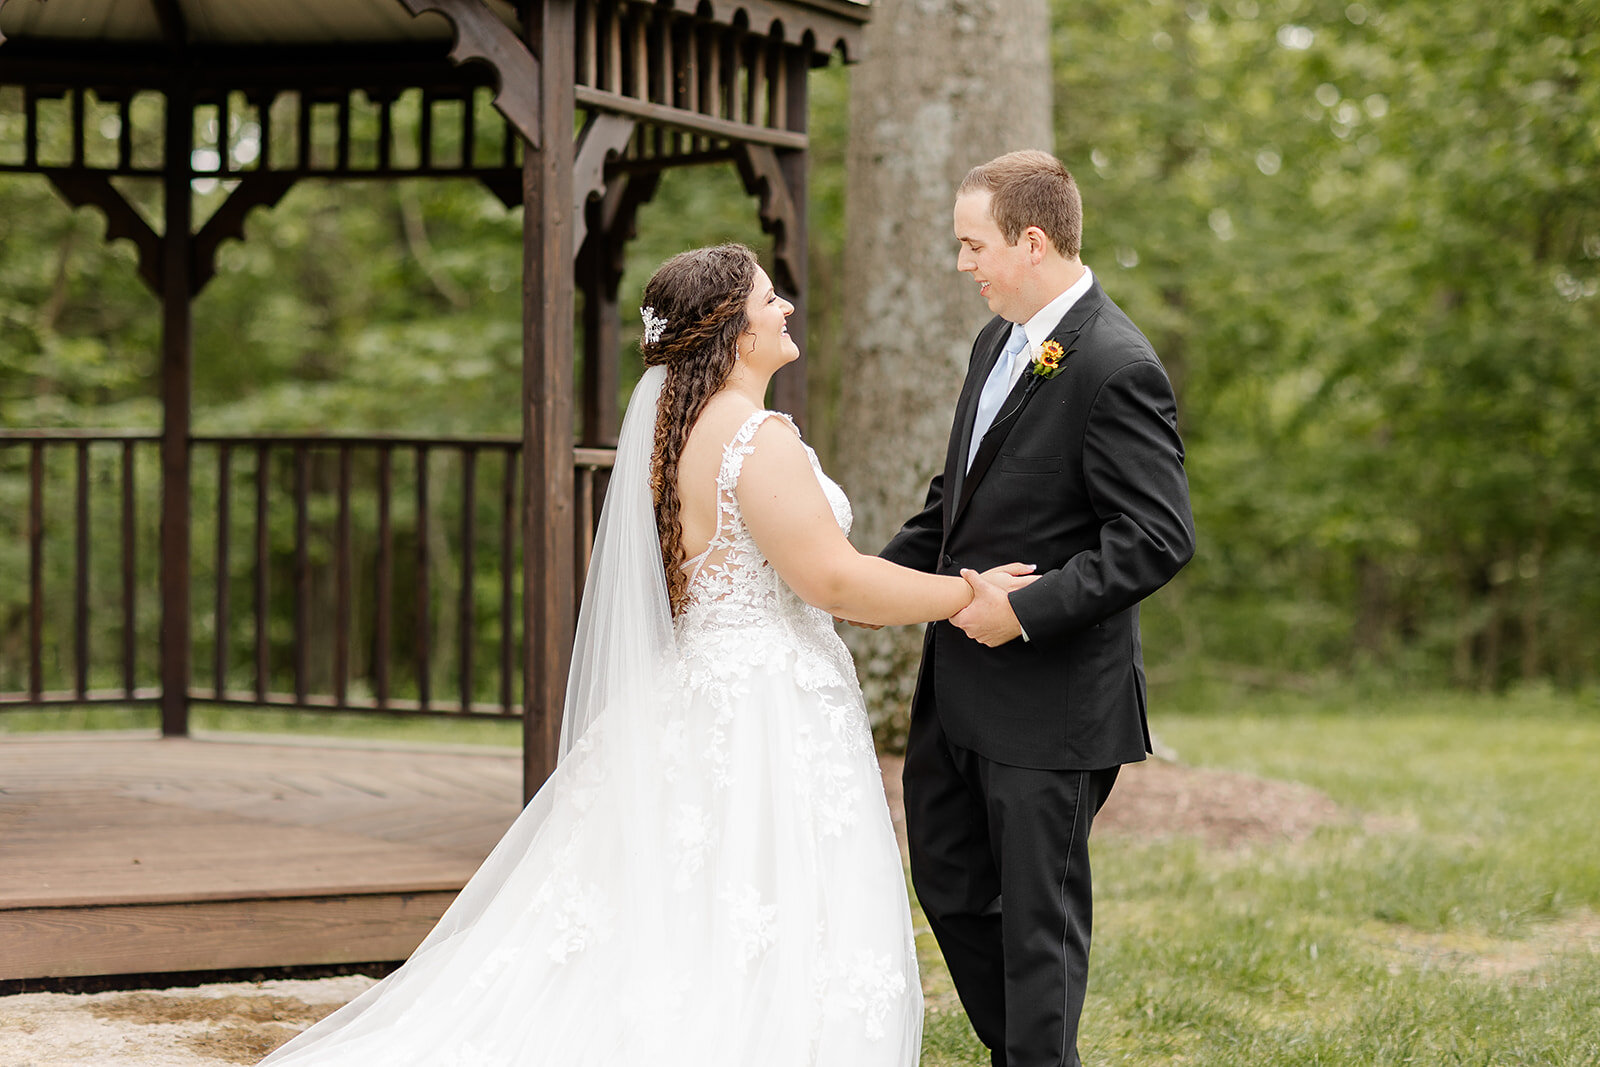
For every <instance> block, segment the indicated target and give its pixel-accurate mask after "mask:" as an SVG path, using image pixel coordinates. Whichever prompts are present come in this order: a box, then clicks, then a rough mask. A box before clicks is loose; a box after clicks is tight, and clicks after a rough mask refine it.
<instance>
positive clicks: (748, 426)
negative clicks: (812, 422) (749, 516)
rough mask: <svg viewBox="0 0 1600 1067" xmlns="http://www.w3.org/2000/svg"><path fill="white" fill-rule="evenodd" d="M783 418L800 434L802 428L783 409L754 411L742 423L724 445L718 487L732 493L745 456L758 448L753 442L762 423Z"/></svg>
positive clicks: (796, 433)
mask: <svg viewBox="0 0 1600 1067" xmlns="http://www.w3.org/2000/svg"><path fill="white" fill-rule="evenodd" d="M774 418H776V419H782V420H783V421H784V422H786V423H788V424H789V428H790V429H791V430H793V431H794V432H795V435H796V436H798V435H799V433H800V428H799V427H798V426H796V425H795V424H794V420H793V419H791V418H790V417H789V416H787V415H785V414H784V413H783V412H781V411H770V410H763V411H757V412H753V413H752V414H751V415H750V417H749V418H747V419H745V420H744V422H743V423H741V424H740V426H739V429H738V431H737V432H735V433H734V435H733V438H732V439H731V440H729V441H728V443H727V444H725V445H723V446H722V467H721V469H720V470H719V471H718V472H717V488H718V489H719V490H721V491H722V492H724V493H732V492H733V490H734V487H735V486H737V485H738V484H739V472H740V471H741V470H743V468H744V458H745V457H746V456H748V455H750V453H752V452H754V451H755V450H756V446H755V445H754V444H752V443H751V441H752V439H753V438H754V437H755V435H756V431H757V430H759V429H761V424H762V423H764V422H766V421H767V420H768V419H774Z"/></svg>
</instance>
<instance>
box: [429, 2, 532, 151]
mask: <svg viewBox="0 0 1600 1067" xmlns="http://www.w3.org/2000/svg"><path fill="white" fill-rule="evenodd" d="M400 3H401V4H402V5H404V6H405V9H406V10H407V11H409V12H411V15H412V17H413V18H415V17H416V16H418V15H421V14H423V13H424V12H427V11H433V12H436V13H438V14H440V15H443V16H444V17H445V18H446V19H448V20H449V22H450V26H451V28H452V29H453V30H454V31H455V43H454V44H453V45H452V46H451V48H450V58H451V59H453V60H455V61H456V62H457V63H466V62H469V61H471V60H477V61H478V62H480V63H483V64H485V65H486V66H488V67H489V69H490V70H492V71H494V76H495V84H496V86H497V91H496V92H495V97H494V106H495V107H496V108H498V109H499V111H500V114H502V115H504V116H505V117H506V118H507V119H508V120H510V122H511V124H512V125H513V126H515V127H516V128H517V131H518V132H519V133H521V134H522V136H523V138H524V139H525V140H526V141H527V142H528V145H529V147H531V148H534V149H537V148H538V147H539V146H540V144H541V143H542V141H541V133H540V130H539V60H538V59H536V58H535V57H534V55H533V53H532V52H530V51H528V46H527V45H526V44H524V43H523V42H522V40H521V39H520V38H519V37H517V34H516V31H515V30H513V29H511V27H509V26H507V25H506V24H505V23H504V22H501V21H500V19H499V18H498V17H497V16H496V15H495V13H494V12H493V11H490V10H489V8H488V7H486V6H485V5H484V4H483V2H482V0H400Z"/></svg>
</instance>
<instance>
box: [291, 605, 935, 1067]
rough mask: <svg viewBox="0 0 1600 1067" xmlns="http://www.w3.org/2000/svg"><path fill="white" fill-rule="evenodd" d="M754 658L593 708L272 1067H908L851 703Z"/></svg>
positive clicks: (906, 1032) (899, 918) (877, 799)
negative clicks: (490, 839)
mask: <svg viewBox="0 0 1600 1067" xmlns="http://www.w3.org/2000/svg"><path fill="white" fill-rule="evenodd" d="M830 636H831V635H830ZM835 640H836V639H835ZM767 659H768V662H765V663H763V664H759V665H755V666H752V665H751V664H749V663H745V664H743V665H741V666H739V667H737V668H728V669H724V668H723V667H722V666H721V665H719V664H717V663H716V662H714V661H709V660H706V661H701V662H700V663H699V664H698V665H695V664H694V663H692V662H690V663H684V664H680V665H679V667H678V669H677V670H676V671H675V672H668V673H667V674H665V675H663V677H662V678H661V679H660V680H659V685H658V686H657V687H656V690H655V692H654V693H652V694H651V695H650V696H649V697H648V698H647V699H640V700H636V702H635V706H633V707H629V708H627V709H622V710H621V712H620V713H618V714H611V713H609V712H608V713H607V714H604V715H602V716H601V717H600V718H599V719H598V720H597V721H596V722H595V724H594V725H593V726H592V727H591V728H590V730H589V732H588V734H586V735H585V737H584V738H583V740H582V741H581V742H579V744H578V745H577V746H576V747H575V748H574V749H573V751H572V752H571V753H570V754H569V755H568V757H567V758H566V759H565V760H563V761H562V763H561V765H560V766H559V767H558V768H557V770H556V772H555V774H554V775H553V776H552V777H551V779H550V780H549V781H548V782H547V783H546V784H545V786H544V788H543V789H541V790H540V792H539V794H538V796H536V797H535V798H534V800H533V801H532V802H530V804H529V806H528V807H527V809H526V810H524V812H523V813H522V815H521V816H520V817H519V818H518V820H517V822H516V823H515V824H514V825H513V827H512V828H511V830H510V831H508V832H507V834H506V836H505V838H504V839H502V841H501V842H500V844H499V845H498V846H497V847H496V849H495V851H494V853H493V854H492V855H491V856H490V857H489V859H488V860H486V861H485V863H484V865H483V867H482V868H481V869H480V870H479V872H478V873H477V874H476V875H475V876H474V877H473V880H472V882H471V883H469V885H468V886H467V887H466V888H465V889H464V890H463V891H462V893H461V894H460V896H459V897H458V898H457V900H456V902H455V903H454V904H453V905H452V907H451V909H450V911H449V912H448V913H446V915H445V916H444V918H443V919H441V921H440V923H439V925H438V927H437V928H436V929H435V930H434V931H433V933H432V934H430V935H429V937H428V938H427V940H425V941H424V942H423V944H422V946H421V947H420V948H419V949H418V950H417V952H416V953H415V954H414V955H413V956H412V957H411V959H410V960H408V961H407V962H406V964H405V965H404V966H403V967H402V968H400V969H399V970H398V971H396V972H395V973H394V974H392V975H390V976H389V977H388V978H386V979H384V980H383V981H382V982H380V983H378V984H377V985H376V986H374V987H373V988H372V989H370V990H368V991H367V992H366V993H365V994H363V995H362V996H361V997H359V998H358V999H357V1000H355V1001H353V1002H352V1003H351V1004H349V1005H347V1006H346V1007H344V1008H342V1009H340V1011H338V1012H336V1013H335V1014H334V1015H332V1016H330V1017H329V1018H327V1019H325V1020H323V1021H322V1022H321V1023H318V1024H317V1025H316V1026H314V1027H312V1028H311V1029H310V1030H308V1031H307V1032H306V1033H304V1034H302V1035H300V1036H299V1037H297V1038H295V1039H294V1040H293V1041H291V1042H290V1043H289V1044H287V1045H286V1046H284V1047H283V1048H281V1049H279V1050H278V1051H277V1052H275V1053H274V1054H273V1055H271V1056H269V1057H268V1058H267V1059H266V1060H265V1061H264V1067H265V1065H270V1067H378V1065H382V1067H402V1065H427V1067H469V1065H470V1067H536V1065H545V1064H549V1065H551V1067H556V1065H560V1067H591V1065H593V1067H601V1065H605V1067H619V1065H641V1067H643V1065H649V1067H661V1065H674V1064H682V1065H684V1067H690V1065H693V1067H716V1065H726V1067H787V1065H795V1067H800V1065H822V1067H912V1065H915V1064H916V1063H917V1060H918V1055H919V1050H920V1043H921V1029H922V995H921V989H920V987H919V984H918V978H917V966H916V953H915V946H914V943H913V939H912V931H911V923H910V914H909V910H908V906H907V898H906V889H905V881H904V875H903V872H902V868H901V863H900V854H899V851H898V849H897V847H896V844H895V840H894V835H893V832H892V829H891V826H890V822H889V814H888V809H887V806H886V804H885V802H884V795H883V786H882V781H881V779H880V778H879V772H878V766H877V761H876V759H875V757H874V754H873V750H872V744H871V736H870V731H869V729H868V725H867V720H866V716H865V713H864V711H863V710H862V707H861V697H860V693H859V690H858V689H857V688H856V687H855V685H854V678H853V677H851V678H849V679H848V680H847V681H845V682H843V683H840V682H839V681H838V680H837V679H835V680H832V681H828V680H824V681H822V682H820V683H817V682H813V683H811V684H806V679H805V678H804V673H805V672H804V671H803V670H799V669H797V667H801V666H803V664H797V662H796V660H795V659H793V658H791V657H789V656H785V655H777V656H773V657H767Z"/></svg>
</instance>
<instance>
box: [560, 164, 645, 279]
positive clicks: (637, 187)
mask: <svg viewBox="0 0 1600 1067" xmlns="http://www.w3.org/2000/svg"><path fill="white" fill-rule="evenodd" d="M660 185H661V172H660V171H642V172H640V173H638V174H618V175H616V176H615V177H613V178H612V179H611V180H610V181H608V182H607V183H606V187H605V195H603V196H602V197H601V198H600V200H599V202H598V203H595V204H592V205H590V210H588V211H586V212H584V214H585V215H590V216H592V218H593V221H594V225H593V226H592V227H590V228H589V229H588V231H587V233H588V237H587V239H586V240H585V241H584V242H583V243H582V244H581V245H579V246H578V259H579V260H580V261H581V260H583V259H584V257H586V256H599V257H602V258H601V263H602V265H603V266H604V269H605V276H606V287H607V289H608V290H609V291H610V292H612V293H613V294H614V293H615V292H616V289H617V286H618V285H619V284H620V283H621V281H622V271H623V268H624V267H625V266H626V263H625V260H626V259H627V248H628V242H629V241H631V240H633V238H634V237H635V236H636V234H637V231H636V229H635V223H636V222H637V220H638V217H639V209H640V208H641V207H643V206H644V205H645V204H648V203H649V202H650V200H651V198H652V197H654V196H655V195H656V189H657V188H658V187H659V186H660ZM585 221H586V222H587V221H588V220H587V219H586V220H585Z"/></svg>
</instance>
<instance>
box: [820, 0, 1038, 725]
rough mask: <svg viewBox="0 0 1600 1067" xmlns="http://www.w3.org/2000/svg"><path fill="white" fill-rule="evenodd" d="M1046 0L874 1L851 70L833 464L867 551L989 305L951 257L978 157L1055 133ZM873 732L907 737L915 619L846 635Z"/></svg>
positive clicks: (898, 519) (950, 392) (917, 635)
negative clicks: (957, 216)
mask: <svg viewBox="0 0 1600 1067" xmlns="http://www.w3.org/2000/svg"><path fill="white" fill-rule="evenodd" d="M1049 41H1050V19H1049V9H1048V7H1047V5H1046V4H1045V2H1044V0H915V2H913V0H875V2H874V4H873V7H872V21H871V22H870V23H869V24H868V26H867V33H866V40H865V47H864V54H865V57H864V59H863V60H862V62H861V63H860V64H859V65H858V66H856V67H855V68H854V72H853V74H852V83H851V101H850V106H851V114H850V150H849V160H848V167H849V177H848V195H847V198H846V230H847V234H848V236H847V238H846V245H845V264H844V282H845V284H844V292H845V308H844V318H843V336H842V338H841V342H842V344H843V345H844V347H845V352H844V353H843V355H844V357H845V359H844V366H845V368H846V370H845V373H844V375H843V384H842V394H843V395H842V396H841V397H840V404H839V433H838V442H839V446H838V463H837V467H838V471H839V474H840V477H841V481H842V482H843V484H844V486H845V488H846V489H847V490H848V491H849V493H850V496H851V500H852V501H853V503H854V506H855V520H856V524H855V532H854V536H853V540H854V541H855V543H856V545H857V546H858V547H859V548H860V549H861V550H862V551H865V552H876V551H878V550H879V549H880V548H882V546H883V545H884V543H885V542H886V541H887V540H888V539H889V538H890V537H891V536H892V535H893V534H894V532H895V531H896V530H897V529H899V527H900V524H901V523H902V522H904V521H905V520H906V519H907V518H908V517H910V516H911V515H912V514H914V513H915V512H916V511H917V510H918V508H920V507H921V505H922V500H923V496H924V494H925V492H926V490H927V486H928V481H929V479H930V478H931V477H932V476H933V475H934V474H935V473H936V472H938V471H939V470H941V469H942V468H943V466H944V457H945V444H946V439H947V437H948V435H949V432H950V422H951V416H952V414H953V412H954V409H955V402H956V395H957V394H958V393H959V391H960V388H961V380H962V377H963V376H964V375H965V373H966V367H967V357H968V355H969V354H970V352H971V346H972V339H973V337H974V335H975V334H976V333H977V331H978V329H979V328H980V327H981V326H982V325H983V323H984V322H986V321H987V320H988V318H989V310H988V309H987V308H986V307H985V306H984V304H983V301H982V299H981V298H980V297H979V296H978V293H977V290H976V287H975V286H974V285H973V284H972V282H971V281H970V280H969V279H968V278H967V277H966V276H964V275H961V274H959V273H957V271H956V269H955V260H956V244H955V238H954V236H953V235H952V231H951V212H952V209H953V207H954V203H955V190H956V186H957V185H958V184H959V183H960V181H961V179H962V177H963V176H964V175H965V174H966V172H967V171H968V170H969V169H970V168H972V167H973V166H975V165H977V164H979V163H982V162H985V161H986V160H989V159H992V158H993V157H995V156H997V155H1000V154H1001V153H1003V152H1008V151H1011V150H1013V149H1018V148H1043V149H1046V150H1049V149H1050V148H1051V147H1052V143H1053V139H1052V136H1051V121H1050V100H1051V90H1050V83H1051V71H1050V54H1049ZM848 637H849V640H850V643H851V645H852V648H853V651H854V652H855V653H856V661H857V665H858V667H859V670H860V675H861V682H862V687H863V690H864V691H865V693H866V697H867V707H868V710H869V711H870V712H871V714H872V718H873V722H874V724H875V726H876V728H877V730H878V734H879V738H880V740H881V741H882V742H884V743H886V744H888V745H890V746H897V745H898V744H899V743H900V742H901V741H902V740H903V737H904V730H905V726H906V719H907V712H908V709H909V704H910V697H911V693H912V689H913V687H914V685H915V683H916V668H917V661H918V657H919V656H920V653H921V647H922V632H921V628H920V627H900V628H895V629H884V630H879V631H876V632H870V633H869V632H867V631H861V630H851V631H849V634H848Z"/></svg>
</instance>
